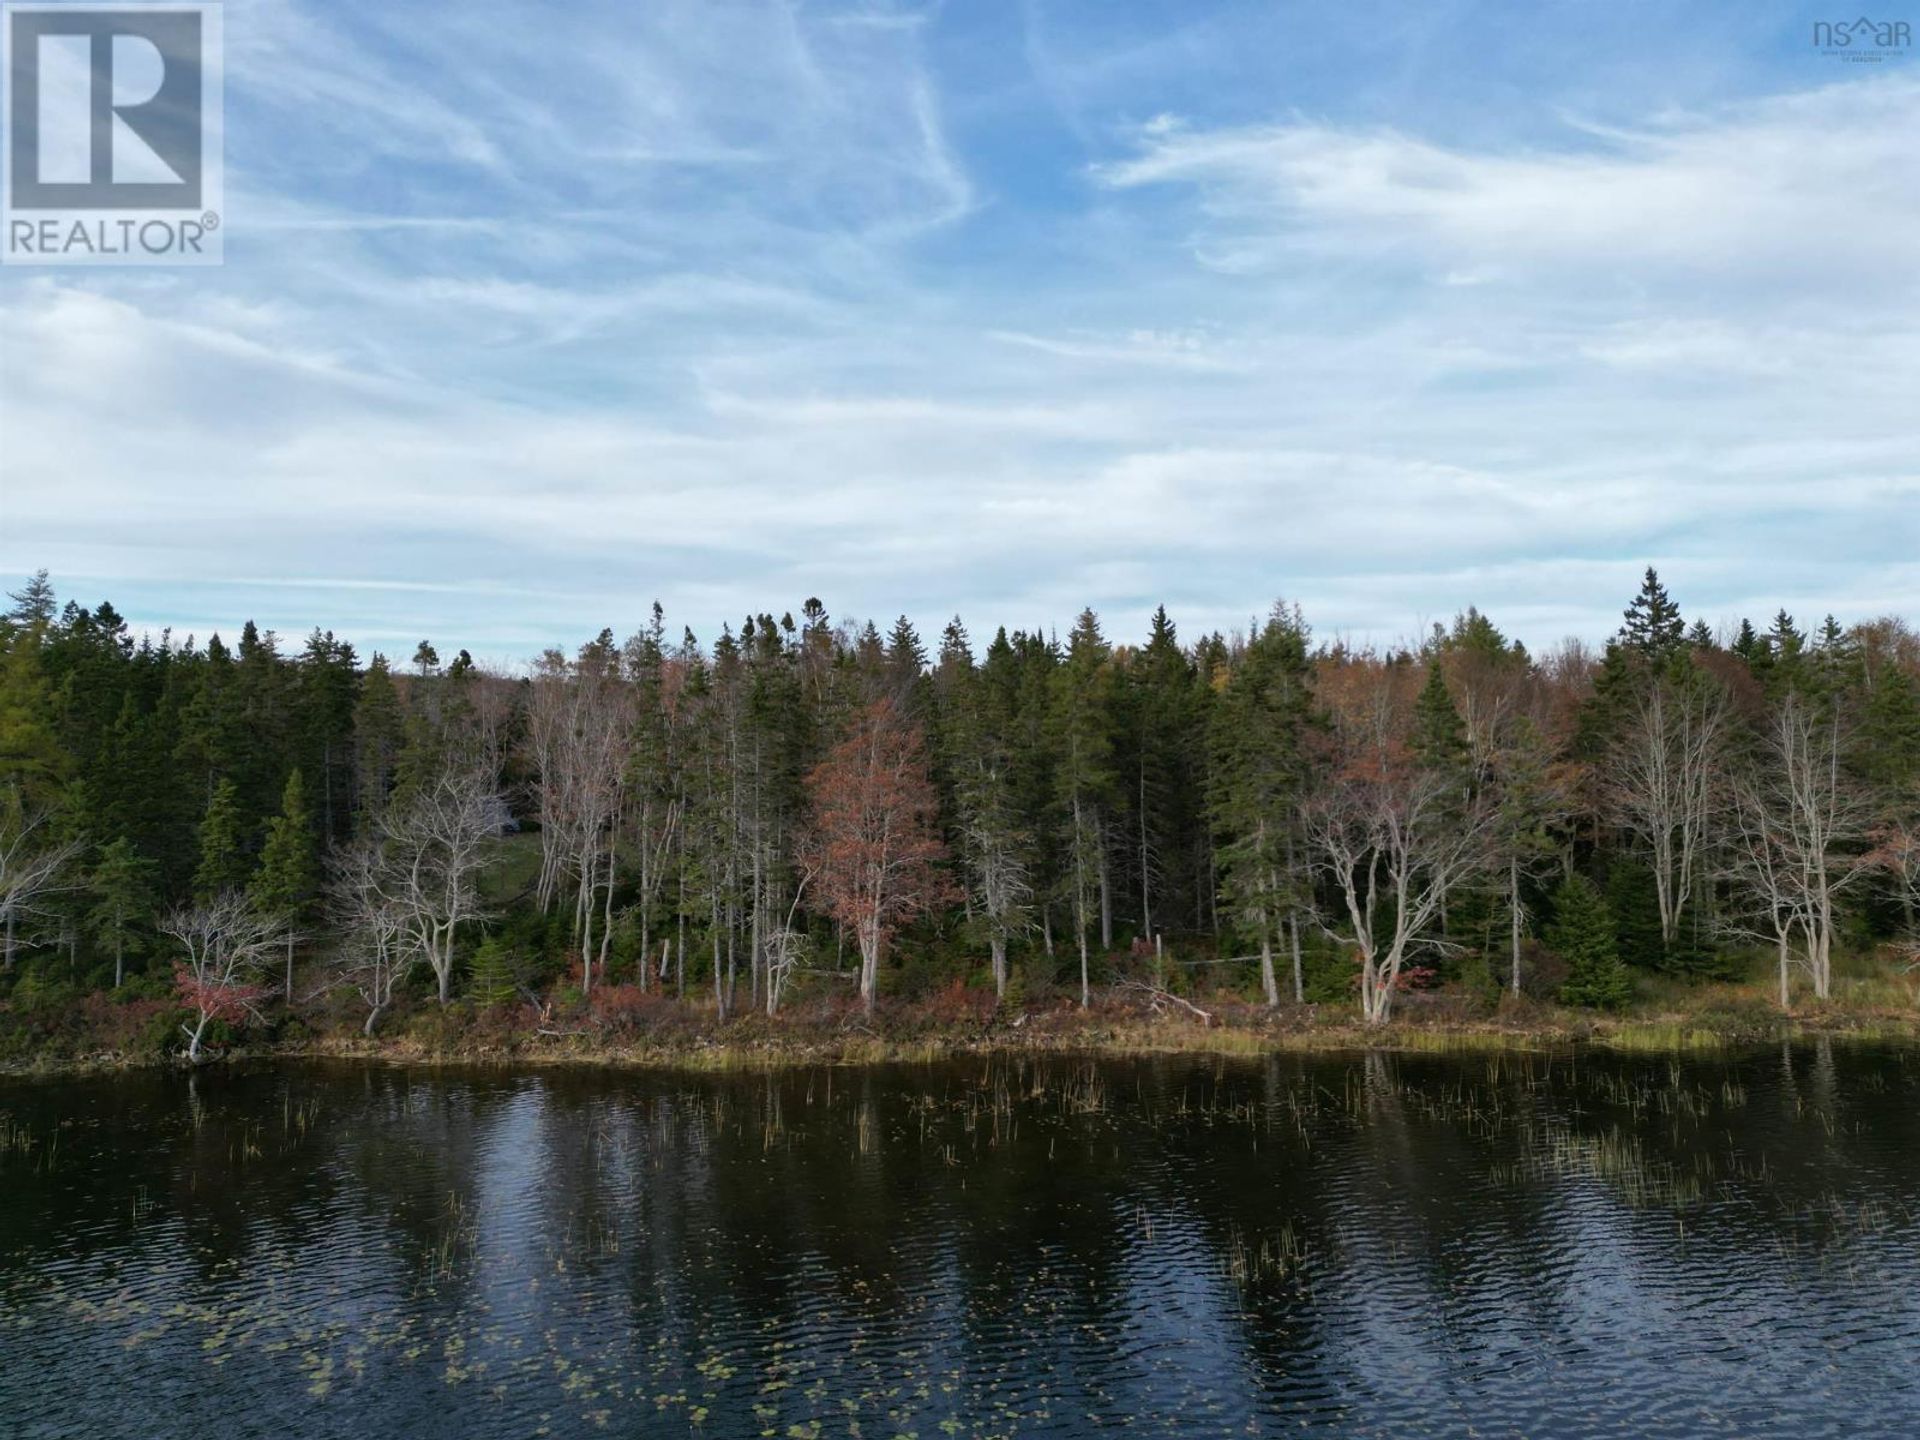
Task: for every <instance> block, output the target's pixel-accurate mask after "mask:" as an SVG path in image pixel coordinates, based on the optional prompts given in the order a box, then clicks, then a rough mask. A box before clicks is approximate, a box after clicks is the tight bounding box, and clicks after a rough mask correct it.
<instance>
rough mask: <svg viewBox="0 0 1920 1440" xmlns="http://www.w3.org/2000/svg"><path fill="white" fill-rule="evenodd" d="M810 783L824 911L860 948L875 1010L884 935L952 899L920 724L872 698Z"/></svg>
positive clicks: (813, 849)
mask: <svg viewBox="0 0 1920 1440" xmlns="http://www.w3.org/2000/svg"><path fill="white" fill-rule="evenodd" d="M807 787H808V789H809V791H810V792H811V794H812V798H813V825H812V829H811V831H810V832H809V834H808V837H807V843H806V845H805V847H804V850H805V853H806V856H807V868H808V870H809V871H810V872H811V873H813V874H815V875H817V876H818V877H819V889H820V894H821V898H822V902H823V904H824V907H825V909H826V910H827V913H829V914H830V915H832V916H833V918H834V919H835V920H836V921H838V922H839V923H840V924H841V925H843V926H845V927H846V928H847V929H849V930H851V931H852V932H853V934H854V938H855V940H856V941H857V942H858V944H859V946H860V998H861V1000H862V1002H863V1003H864V1004H865V1005H866V1008H867V1011H868V1013H869V1014H871V1013H872V1011H873V1002H874V997H875V995H876V994H877V993H878V989H879V976H880V957H881V954H882V952H883V950H884V949H885V947H886V944H887V941H888V940H889V939H890V938H892V936H893V934H894V932H895V931H896V930H897V929H898V928H899V927H900V926H901V925H902V924H903V923H905V922H906V921H908V920H911V919H913V918H914V917H916V916H918V915H922V914H925V913H926V912H928V911H929V910H933V909H935V908H937V907H938V906H940V905H943V904H945V903H947V902H948V901H950V900H952V899H954V898H956V894H955V891H954V889H953V887H952V885H951V884H950V882H949V881H948V880H947V878H946V875H945V874H944V872H943V871H941V869H940V868H939V862H940V861H941V860H943V859H944V858H945V857H946V847H945V846H944V845H942V844H941V843H940V838H939V836H938V834H937V833H936V832H935V830H934V824H933V821H934V812H935V807H936V803H937V802H936V799H935V795H934V789H933V781H932V779H931V778H930V777H929V775H928V773H927V761H926V755H925V753H924V749H923V746H922V744H921V738H920V731H919V728H918V727H917V726H915V725H914V724H912V723H911V722H910V721H907V720H905V719H903V718H902V717H901V716H900V714H899V712H898V711H897V710H895V709H894V706H893V702H892V701H891V700H889V699H881V700H878V701H876V702H874V703H873V704H872V705H870V706H868V707H867V709H866V710H864V711H863V712H862V713H861V714H860V716H859V717H858V719H857V721H856V722H855V725H854V729H853V733H852V734H850V735H849V736H848V737H847V738H846V739H845V740H843V741H841V742H840V744H838V745H836V746H835V747H834V748H833V750H832V751H831V752H830V753H829V754H828V756H827V758H826V759H825V760H823V761H822V762H821V763H820V764H819V765H818V766H816V767H815V768H814V770H813V772H812V773H811V774H810V775H809V776H808V778H807ZM796 903H797V902H796Z"/></svg>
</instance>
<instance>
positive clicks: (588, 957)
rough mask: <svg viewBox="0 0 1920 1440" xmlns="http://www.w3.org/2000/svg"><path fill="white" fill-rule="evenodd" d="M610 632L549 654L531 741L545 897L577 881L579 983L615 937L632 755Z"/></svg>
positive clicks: (624, 692) (538, 686) (627, 698)
mask: <svg viewBox="0 0 1920 1440" xmlns="http://www.w3.org/2000/svg"><path fill="white" fill-rule="evenodd" d="M618 658H619V657H618V652H617V651H615V650H614V648H613V644H612V636H611V634H609V633H604V632H603V633H602V635H601V636H600V638H599V639H598V640H597V641H595V642H594V643H593V644H591V645H588V646H586V647H584V648H583V649H582V650H581V652H580V657H579V660H578V661H577V662H576V663H574V664H573V665H571V666H569V665H568V664H567V662H566V660H565V659H564V658H563V657H562V656H561V655H560V653H559V652H558V651H548V652H547V653H546V655H544V656H542V657H541V660H540V664H539V666H538V669H537V671H536V674H535V678H534V682H533V703H532V705H531V707H530V709H529V716H528V719H529V724H528V751H529V755H530V758H531V759H532V761H533V763H534V767H535V770H536V780H535V784H534V798H535V805H536V810H537V812H538V814H539V818H540V837H541V842H540V843H541V868H540V880H539V889H538V893H539V898H540V904H541V907H542V908H543V909H544V908H547V907H548V906H550V905H551V904H552V903H553V901H554V899H555V898H556V896H557V893H558V890H559V887H560V884H561V882H562V881H563V880H569V881H571V882H572V885H573V892H574V895H573V937H574V940H575V942H576V943H577V944H578V945H579V946H580V955H581V988H582V989H583V990H586V991H589V992H591V990H592V988H593V966H594V961H595V959H596V941H597V950H598V957H597V958H598V959H599V961H600V963H601V964H602V966H603V967H604V965H605V963H606V958H607V952H608V949H609V947H610V946H611V944H612V929H613V926H612V913H611V912H612V906H613V889H614V871H615V867H616V863H617V861H618V858H619V848H618V847H619V839H620V833H621V823H620V822H621V814H622V807H623V802H624V800H625V798H626V797H625V790H626V781H627V777H628V770H629V768H630V766H631V763H632V759H633V739H634V712H633V693H632V687H631V686H629V685H628V684H627V683H626V681H625V680H624V679H623V678H622V676H621V674H620V670H619V663H618Z"/></svg>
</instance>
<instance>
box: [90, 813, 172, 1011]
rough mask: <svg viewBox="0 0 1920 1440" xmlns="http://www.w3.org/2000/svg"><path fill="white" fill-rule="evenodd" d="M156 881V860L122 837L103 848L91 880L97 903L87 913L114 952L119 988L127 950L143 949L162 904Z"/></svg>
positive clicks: (98, 936)
mask: <svg viewBox="0 0 1920 1440" xmlns="http://www.w3.org/2000/svg"><path fill="white" fill-rule="evenodd" d="M154 880H155V873H154V866H153V863H152V862H151V861H149V860H146V859H144V858H142V856H141V855H140V852H139V851H138V850H136V849H135V848H134V846H133V842H132V841H130V840H128V839H127V838H126V837H125V836H122V837H121V838H120V839H118V840H115V841H114V842H113V843H112V844H110V845H108V846H106V847H105V848H104V849H102V850H101V852H100V859H99V862H98V863H97V864H95V865H94V867H93V875H92V877H91V878H90V880H89V881H88V889H89V890H90V891H91V892H92V895H93V901H94V904H93V908H92V909H91V910H89V911H88V912H87V928H88V929H89V930H90V931H91V932H92V933H93V937H94V938H95V939H96V940H98V941H99V942H100V943H101V944H102V945H104V946H106V947H107V948H108V949H110V950H112V951H113V987H114V989H116V990H117V989H119V988H120V985H121V982H122V981H123V980H125V978H126V964H127V952H128V951H129V950H135V949H138V948H140V946H141V945H142V943H143V941H144V940H145V939H146V937H147V934H148V931H149V926H150V923H151V920H152V916H153V913H154V908H155V905H156V904H157V903H158V902H157V896H156V895H155V892H154Z"/></svg>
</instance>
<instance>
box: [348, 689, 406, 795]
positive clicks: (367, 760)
mask: <svg viewBox="0 0 1920 1440" xmlns="http://www.w3.org/2000/svg"><path fill="white" fill-rule="evenodd" d="M405 735H406V716H405V714H404V713H403V712H402V710H401V708H400V692H399V691H398V690H397V689H395V688H394V683H393V672H392V671H391V670H390V669H389V668H388V666H387V657H386V656H384V655H381V654H379V653H377V652H376V653H375V654H374V657H373V660H372V661H371V662H370V663H369V664H368V666H367V673H366V676H365V677H364V678H363V679H362V681H361V682H360V697H359V699H358V700H357V701H356V702H355V703H354V707H353V764H354V774H355V790H356V792H357V795H358V803H359V811H360V819H361V824H362V826H363V827H364V826H368V825H371V824H372V822H373V821H374V820H376V819H377V818H379V816H380V815H381V814H382V812H384V811H385V810H386V808H387V796H388V794H389V793H390V792H391V791H392V789H393V774H394V767H395V766H396V765H397V764H398V763H399V760H400V746H401V742H402V741H403V739H404V738H405Z"/></svg>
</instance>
